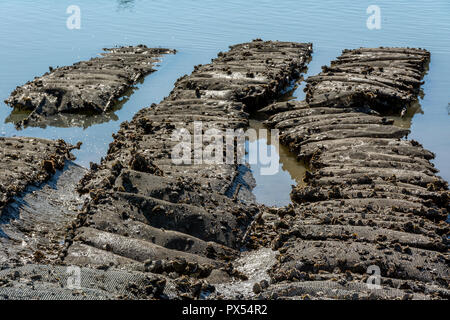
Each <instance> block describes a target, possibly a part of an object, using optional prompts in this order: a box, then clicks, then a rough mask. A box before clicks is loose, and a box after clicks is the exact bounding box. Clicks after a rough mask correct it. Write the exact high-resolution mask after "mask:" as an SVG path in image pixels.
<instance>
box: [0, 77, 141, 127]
mask: <svg viewBox="0 0 450 320" xmlns="http://www.w3.org/2000/svg"><path fill="white" fill-rule="evenodd" d="M143 83H144V79H141V80H139V82H138V84H141V85H142V84H143ZM137 89H138V88H137V87H132V88H129V89H128V90H127V91H126V92H125V93H124V95H123V96H122V97H121V98H119V99H118V101H117V102H116V103H115V104H114V105H113V107H112V108H110V110H108V111H107V112H104V113H92V112H77V113H59V114H55V115H51V116H46V117H45V118H42V121H39V120H36V121H31V122H30V123H28V124H27V125H26V126H25V128H27V127H37V128H41V129H45V128H47V127H56V128H73V127H80V128H83V129H87V128H89V127H90V126H94V125H97V124H102V123H107V122H110V121H118V120H119V117H118V116H117V115H116V112H117V111H119V110H120V109H122V107H123V106H124V105H125V104H126V103H127V102H128V100H130V97H131V95H132V94H133V93H134V92H135V91H136V90H137ZM29 115H30V111H28V110H24V109H21V108H14V109H13V111H11V114H10V115H9V116H8V117H6V119H5V123H13V124H14V125H16V124H17V123H19V122H20V121H22V120H25V119H26V118H27V117H28V116H29ZM17 130H21V128H17Z"/></svg>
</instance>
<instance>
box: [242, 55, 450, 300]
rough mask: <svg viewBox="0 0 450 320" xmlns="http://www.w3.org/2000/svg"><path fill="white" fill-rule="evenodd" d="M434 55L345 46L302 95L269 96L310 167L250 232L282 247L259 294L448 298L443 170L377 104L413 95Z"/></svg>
mask: <svg viewBox="0 0 450 320" xmlns="http://www.w3.org/2000/svg"><path fill="white" fill-rule="evenodd" d="M427 57H429V53H428V52H426V51H424V50H416V49H400V48H377V49H358V50H351V51H350V50H345V51H344V52H343V55H342V56H341V57H339V58H338V60H337V62H333V63H332V65H331V67H324V68H323V69H324V70H325V71H324V72H323V73H321V74H320V75H319V76H314V77H310V78H309V79H308V80H307V81H308V86H307V88H306V92H307V96H306V101H298V102H297V101H296V102H293V101H290V102H288V103H285V102H283V103H278V104H274V105H272V106H270V107H269V108H267V109H268V110H269V111H271V112H272V113H275V114H274V115H273V116H272V117H271V118H270V119H269V120H268V121H267V124H268V125H269V126H270V127H274V128H278V129H280V131H281V132H280V138H281V142H282V143H284V144H286V145H288V146H289V147H290V149H291V151H292V152H294V153H296V154H297V155H298V158H299V159H302V160H305V161H307V163H308V165H309V167H310V168H311V172H308V173H307V175H306V177H305V181H306V182H307V185H306V186H304V187H296V188H294V189H293V191H292V194H291V198H292V200H293V205H290V206H288V207H285V208H280V209H272V212H271V214H266V215H265V216H263V218H262V219H260V221H259V224H257V225H256V226H255V227H254V228H253V230H252V233H251V234H250V239H251V240H252V241H251V243H250V244H251V245H253V246H256V247H257V246H259V245H265V246H267V245H269V243H270V245H271V247H272V248H273V249H274V250H278V256H277V263H276V264H275V265H274V266H273V267H272V268H271V270H270V272H269V273H270V276H271V285H270V286H269V287H268V288H267V289H265V290H263V292H262V293H261V296H262V297H264V298H270V297H277V298H282V299H293V298H311V299H320V298H338V299H339V298H345V299H366V298H369V299H380V298H381V299H386V298H404V299H430V298H441V299H442V298H444V299H448V298H449V296H450V295H449V293H450V291H449V256H448V234H449V226H448V223H446V221H445V220H446V219H447V217H448V210H449V191H448V185H447V182H446V181H444V180H443V179H442V178H440V177H439V176H437V175H436V173H437V170H436V169H435V168H434V166H433V164H432V163H431V162H430V160H431V159H433V157H434V155H433V154H432V153H431V152H429V151H427V150H425V149H424V148H423V147H422V146H421V145H420V144H419V143H418V142H416V141H414V140H404V139H402V138H403V137H404V136H405V135H407V134H408V131H407V130H404V129H402V128H399V127H396V126H394V125H393V121H391V120H389V119H387V118H385V117H382V116H380V115H379V114H378V113H377V112H375V111H374V110H373V109H377V110H380V109H379V107H380V105H382V106H383V108H384V109H383V110H385V111H391V112H394V111H396V110H387V108H390V107H392V108H397V106H402V105H403V106H404V104H405V103H408V102H410V101H413V100H414V99H415V95H416V94H417V93H418V90H419V88H418V85H419V84H420V80H421V79H422V77H423V75H424V72H425V65H426V63H427V62H428V58H427ZM343 73H348V74H346V75H345V76H344V75H343ZM338 74H340V75H339V76H338ZM356 79H357V80H356ZM363 79H366V80H363ZM393 79H395V81H394V80H393ZM369 80H370V81H369ZM391 80H392V81H393V82H390V81H391ZM382 88H383V90H381V89H382ZM327 92H328V93H329V95H327ZM277 110H281V112H279V113H276V111H277ZM286 110H288V111H286ZM399 110H401V109H397V111H399ZM377 269H378V270H379V271H380V274H379V276H380V278H378V279H380V283H379V284H380V285H381V287H380V288H375V289H374V287H369V286H368V285H367V281H368V280H369V281H368V282H369V284H376V282H375V281H374V280H375V278H369V276H370V274H369V273H370V272H374V271H376V270H377ZM370 270H372V271H370ZM369 271H370V272H369ZM368 272H369V273H368Z"/></svg>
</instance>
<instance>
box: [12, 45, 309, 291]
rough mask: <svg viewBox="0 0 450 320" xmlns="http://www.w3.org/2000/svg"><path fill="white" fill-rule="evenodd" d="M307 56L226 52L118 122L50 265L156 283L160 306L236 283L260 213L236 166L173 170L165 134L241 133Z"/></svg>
mask: <svg viewBox="0 0 450 320" xmlns="http://www.w3.org/2000/svg"><path fill="white" fill-rule="evenodd" d="M311 52H312V45H311V44H301V43H291V42H263V41H259V40H258V41H254V42H252V43H246V44H241V45H237V46H233V47H231V50H230V51H229V52H226V53H220V54H219V57H218V58H217V59H214V60H213V61H212V63H211V64H208V65H203V66H197V67H196V68H195V70H194V72H193V73H192V74H191V75H190V76H185V77H182V78H180V79H179V80H178V81H177V83H176V84H175V89H174V90H173V91H172V93H171V94H170V95H169V97H167V98H166V99H165V100H164V101H163V102H161V103H160V104H158V105H153V106H151V107H150V108H147V109H143V110H141V111H140V112H138V114H136V116H135V117H134V118H133V120H132V121H131V122H125V123H123V124H122V125H121V129H120V130H119V132H118V133H117V134H116V135H115V136H114V142H113V143H111V145H110V149H109V151H108V155H107V156H106V157H105V159H104V161H102V163H101V164H100V165H93V166H92V168H91V171H90V172H89V173H88V174H87V175H86V176H85V177H84V178H83V179H82V180H81V181H80V183H79V185H78V191H79V192H80V193H81V194H87V193H89V195H90V197H91V199H92V200H90V201H88V202H87V203H86V205H85V206H84V209H83V210H82V212H81V213H80V214H79V215H78V218H77V219H76V220H75V221H74V222H73V223H72V225H71V226H69V228H68V230H67V237H66V239H65V245H64V249H62V250H61V252H60V255H59V259H57V260H55V261H54V262H53V263H56V264H63V265H75V266H80V267H86V268H94V269H104V270H108V269H122V270H133V271H135V272H141V273H145V272H150V273H153V274H157V275H159V276H160V279H161V281H163V282H164V283H167V288H169V289H170V290H169V291H170V292H169V293H167V294H164V295H163V294H162V293H160V294H161V297H163V296H170V297H190V298H199V297H200V296H201V294H203V295H204V294H207V293H208V292H209V293H211V292H212V291H213V290H212V288H210V285H209V283H214V282H219V281H220V282H225V281H228V280H230V279H231V278H232V277H237V278H240V277H243V276H242V275H241V273H240V272H239V271H237V270H235V269H234V268H233V265H232V264H231V263H230V262H231V261H232V260H234V259H235V258H236V257H237V256H239V249H240V247H241V244H242V240H243V238H244V236H245V234H246V231H247V228H248V226H249V224H250V223H251V222H252V220H253V217H255V216H256V215H258V214H259V212H260V210H261V208H259V207H258V206H256V205H254V204H251V202H252V201H253V197H252V195H251V187H250V185H251V181H246V179H247V178H248V177H245V176H242V172H243V171H245V170H241V168H240V165H237V164H224V165H221V166H217V165H212V164H202V165H196V166H194V165H193V166H178V165H175V164H173V163H172V161H171V158H170V150H171V146H173V144H174V143H173V142H172V139H171V134H172V132H173V131H174V130H175V128H186V129H187V130H190V131H192V130H193V129H194V128H193V123H194V121H202V122H203V124H204V126H205V127H207V126H213V127H214V128H220V129H223V130H225V129H237V128H245V127H246V126H247V125H248V117H249V116H248V113H247V112H246V109H248V108H255V107H263V106H265V105H266V104H268V103H270V102H271V101H273V99H275V98H276V97H278V95H280V94H281V92H282V91H283V90H284V89H285V88H286V87H287V86H289V85H291V84H292V82H293V81H295V80H297V79H298V78H299V77H300V75H301V73H302V72H303V69H304V67H305V65H306V63H307V61H308V59H309V57H310V55H311ZM247 171H248V170H247ZM246 201H247V202H248V203H245V202H246ZM20 270H21V269H20ZM19 272H20V271H19ZM10 284H11V282H10ZM11 286H14V284H11ZM39 290H40V289H39ZM39 290H38V291H39ZM36 294H37V295H40V294H41V293H36Z"/></svg>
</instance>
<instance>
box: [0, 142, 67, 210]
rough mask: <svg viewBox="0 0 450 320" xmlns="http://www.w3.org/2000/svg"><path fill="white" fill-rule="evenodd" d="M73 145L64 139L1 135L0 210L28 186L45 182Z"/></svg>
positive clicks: (61, 165)
mask: <svg viewBox="0 0 450 320" xmlns="http://www.w3.org/2000/svg"><path fill="white" fill-rule="evenodd" d="M72 149H74V147H73V146H71V145H69V144H67V143H65V142H64V141H63V140H57V141H54V140H46V139H38V138H26V137H17V138H16V137H14V138H5V137H0V159H1V162H0V211H1V210H3V208H4V207H5V205H6V204H8V203H9V202H10V201H11V199H12V198H13V197H14V196H16V195H18V194H20V193H21V192H22V191H24V190H25V188H26V187H27V186H29V185H32V184H35V185H39V184H40V183H42V182H45V181H47V180H48V179H49V178H50V177H51V176H52V175H53V174H55V172H56V170H58V169H62V168H63V167H64V163H65V161H66V160H67V159H73V156H72V155H71V154H70V151H71V150H72Z"/></svg>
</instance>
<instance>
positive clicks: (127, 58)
mask: <svg viewBox="0 0 450 320" xmlns="http://www.w3.org/2000/svg"><path fill="white" fill-rule="evenodd" d="M104 51H105V52H104V53H102V57H97V58H92V59H91V60H89V61H81V62H78V63H75V64H74V65H72V66H65V67H60V68H56V69H53V68H52V67H50V70H49V72H47V73H46V74H44V75H43V76H41V77H36V78H35V79H34V80H32V81H30V82H27V83H26V84H25V85H23V86H21V87H17V88H16V89H15V90H14V91H13V92H12V93H11V96H10V97H9V98H8V99H7V100H6V101H5V103H7V104H9V105H10V106H12V107H14V108H18V109H25V110H29V111H31V113H30V114H29V115H28V117H27V118H26V119H24V120H21V121H19V122H18V123H17V126H19V127H20V126H45V125H46V120H47V118H49V119H55V117H56V116H58V117H59V119H61V118H62V119H64V114H68V113H72V114H73V113H84V114H100V113H105V112H107V111H109V110H111V108H112V107H114V106H115V105H116V104H117V102H118V99H119V98H120V97H122V96H123V95H124V94H125V93H126V91H127V90H129V89H130V87H132V86H133V85H135V84H136V83H137V82H138V81H139V80H140V79H142V78H143V77H144V76H146V75H148V74H150V73H152V72H154V71H155V69H153V67H154V64H155V63H157V62H158V61H159V60H158V58H159V57H161V56H162V55H163V54H169V53H174V51H173V50H169V49H163V48H147V47H146V46H144V45H139V46H134V47H132V46H130V47H117V48H108V49H104Z"/></svg>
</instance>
